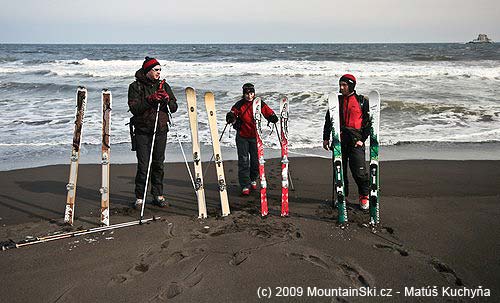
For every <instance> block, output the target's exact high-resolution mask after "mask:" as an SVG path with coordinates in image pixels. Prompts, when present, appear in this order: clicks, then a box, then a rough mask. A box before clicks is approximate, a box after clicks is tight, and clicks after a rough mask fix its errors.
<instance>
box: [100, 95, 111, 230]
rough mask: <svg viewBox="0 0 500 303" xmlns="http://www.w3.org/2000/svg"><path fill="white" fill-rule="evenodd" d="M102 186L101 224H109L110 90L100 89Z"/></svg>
mask: <svg viewBox="0 0 500 303" xmlns="http://www.w3.org/2000/svg"><path fill="white" fill-rule="evenodd" d="M101 100H102V146H101V152H102V153H101V154H102V158H101V165H102V179H101V180H102V186H101V189H100V192H101V224H103V225H106V226H109V168H110V165H109V161H110V159H109V157H110V127H111V104H112V98H111V92H110V91H108V90H107V89H103V91H102V99H101Z"/></svg>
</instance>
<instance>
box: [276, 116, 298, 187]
mask: <svg viewBox="0 0 500 303" xmlns="http://www.w3.org/2000/svg"><path fill="white" fill-rule="evenodd" d="M274 127H275V129H276V135H278V141H279V143H280V146H281V137H280V134H279V133H278V126H277V125H276V123H275V124H274ZM288 180H289V181H290V189H291V190H293V191H295V187H294V186H293V181H292V174H291V173H290V168H288Z"/></svg>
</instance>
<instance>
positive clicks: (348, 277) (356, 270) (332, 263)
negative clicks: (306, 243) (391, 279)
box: [288, 253, 373, 288]
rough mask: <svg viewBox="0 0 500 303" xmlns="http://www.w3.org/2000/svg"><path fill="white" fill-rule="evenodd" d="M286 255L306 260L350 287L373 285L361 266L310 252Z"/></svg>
mask: <svg viewBox="0 0 500 303" xmlns="http://www.w3.org/2000/svg"><path fill="white" fill-rule="evenodd" d="M288 256H291V257H295V258H298V259H299V260H303V261H306V262H308V263H310V264H313V265H314V266H317V267H320V268H322V269H324V270H325V271H327V272H329V273H331V274H333V275H335V276H337V277H338V278H340V279H341V280H343V281H345V282H346V284H347V285H349V286H352V287H357V288H359V287H370V285H373V282H372V281H373V279H372V278H371V276H370V275H369V274H368V273H367V272H366V271H365V270H363V269H362V268H361V267H359V266H357V265H355V264H352V263H349V262H347V261H345V260H341V259H336V258H333V257H331V256H324V257H321V256H317V255H312V254H302V253H290V254H289V255H288Z"/></svg>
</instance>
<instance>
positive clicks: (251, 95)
mask: <svg viewBox="0 0 500 303" xmlns="http://www.w3.org/2000/svg"><path fill="white" fill-rule="evenodd" d="M243 96H245V100H247V101H253V98H255V93H254V92H246V93H245V94H244V95H243Z"/></svg>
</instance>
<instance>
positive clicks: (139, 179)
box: [135, 131, 167, 199]
mask: <svg viewBox="0 0 500 303" xmlns="http://www.w3.org/2000/svg"><path fill="white" fill-rule="evenodd" d="M135 137H136V142H137V146H136V156H137V174H136V175H135V197H136V198H139V199H142V198H143V197H144V190H145V186H146V176H147V173H148V165H149V154H150V152H151V143H152V142H153V134H143V133H136V135H135ZM166 146H167V132H166V131H163V132H158V133H157V134H156V137H155V146H154V149H153V160H152V162H151V172H150V175H149V178H150V182H151V194H152V195H153V197H155V196H161V195H163V175H164V172H163V162H164V161H165V148H166Z"/></svg>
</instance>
